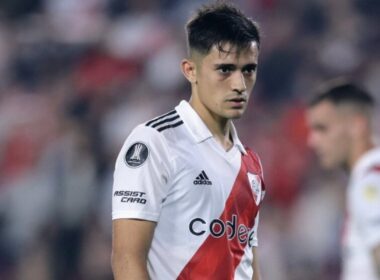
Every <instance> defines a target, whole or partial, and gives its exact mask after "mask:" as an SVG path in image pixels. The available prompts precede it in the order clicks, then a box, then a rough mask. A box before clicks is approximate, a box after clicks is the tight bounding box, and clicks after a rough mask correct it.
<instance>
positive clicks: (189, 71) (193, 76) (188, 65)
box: [181, 59, 197, 84]
mask: <svg viewBox="0 0 380 280" xmlns="http://www.w3.org/2000/svg"><path fill="white" fill-rule="evenodd" d="M181 70H182V73H183V75H184V76H185V78H186V79H187V80H188V81H189V82H190V83H192V84H194V83H196V82H197V70H196V67H195V62H194V61H191V60H189V59H183V60H182V61H181Z"/></svg>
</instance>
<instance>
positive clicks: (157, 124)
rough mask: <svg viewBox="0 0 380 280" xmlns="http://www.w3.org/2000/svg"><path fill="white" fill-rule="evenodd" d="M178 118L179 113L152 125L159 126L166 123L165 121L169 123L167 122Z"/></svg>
mask: <svg viewBox="0 0 380 280" xmlns="http://www.w3.org/2000/svg"><path fill="white" fill-rule="evenodd" d="M178 118H179V115H175V116H174V117H172V118H167V119H164V120H162V121H159V122H156V123H155V124H153V125H152V127H157V126H159V125H161V124H164V123H167V122H171V121H174V120H176V119H178Z"/></svg>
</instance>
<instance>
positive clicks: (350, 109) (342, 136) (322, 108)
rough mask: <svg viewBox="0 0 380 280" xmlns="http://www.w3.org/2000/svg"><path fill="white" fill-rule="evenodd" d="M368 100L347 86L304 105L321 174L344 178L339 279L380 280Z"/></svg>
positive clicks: (378, 183) (378, 176)
mask: <svg viewBox="0 0 380 280" xmlns="http://www.w3.org/2000/svg"><path fill="white" fill-rule="evenodd" d="M373 110H374V100H373V98H372V97H371V96H370V95H369V94H368V93H367V92H365V91H364V90H363V89H361V88H360V87H358V86H357V85H355V84H352V83H347V82H339V83H333V84H331V85H329V86H328V87H327V88H325V90H324V91H323V92H322V93H321V94H320V95H317V96H316V97H315V98H314V99H313V100H312V101H311V103H310V107H309V110H308V114H307V118H308V123H309V126H310V134H309V144H310V146H311V147H312V148H313V149H314V150H315V151H316V154H317V156H318V157H319V159H320V161H321V164H322V165H323V166H324V167H326V168H335V167H342V168H344V169H345V170H347V171H348V172H349V173H350V181H349V185H348V188H347V201H346V207H347V209H346V210H347V213H346V214H347V217H346V223H345V228H344V233H343V240H342V243H343V252H342V254H343V269H342V279H344V280H354V279H365V280H375V279H377V280H379V279H380V148H379V147H375V144H374V141H373V138H372V137H373V135H372V134H373V130H372V125H373V120H372V117H373Z"/></svg>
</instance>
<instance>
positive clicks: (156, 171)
mask: <svg viewBox="0 0 380 280" xmlns="http://www.w3.org/2000/svg"><path fill="white" fill-rule="evenodd" d="M169 162H170V160H169V151H168V147H167V144H166V143H165V140H164V138H163V137H162V135H161V134H160V133H159V132H157V131H156V130H155V129H152V128H151V127H146V126H144V125H139V126H138V127H136V128H135V129H134V130H133V131H132V133H131V134H130V135H129V137H128V138H127V140H126V141H125V143H124V145H123V147H122V149H121V151H120V153H119V155H118V157H117V160H116V165H115V172H114V182H113V192H112V219H121V218H135V219H143V220H150V221H157V220H158V217H159V214H160V211H161V204H162V201H163V200H164V199H165V197H166V194H167V191H168V180H169V176H170V166H169Z"/></svg>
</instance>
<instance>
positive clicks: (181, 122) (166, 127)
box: [157, 120, 183, 132]
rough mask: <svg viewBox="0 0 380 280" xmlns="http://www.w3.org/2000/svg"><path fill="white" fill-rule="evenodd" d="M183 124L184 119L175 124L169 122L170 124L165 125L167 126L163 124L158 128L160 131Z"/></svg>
mask: <svg viewBox="0 0 380 280" xmlns="http://www.w3.org/2000/svg"><path fill="white" fill-rule="evenodd" d="M181 124H183V121H182V120H181V121H179V122H176V123H173V124H168V125H165V126H161V127H159V128H157V130H158V131H159V132H161V131H163V130H165V129H168V128H174V127H177V126H180V125H181Z"/></svg>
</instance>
